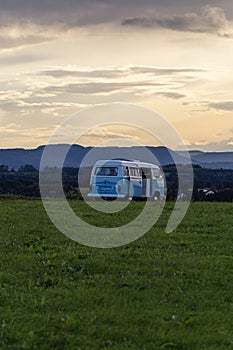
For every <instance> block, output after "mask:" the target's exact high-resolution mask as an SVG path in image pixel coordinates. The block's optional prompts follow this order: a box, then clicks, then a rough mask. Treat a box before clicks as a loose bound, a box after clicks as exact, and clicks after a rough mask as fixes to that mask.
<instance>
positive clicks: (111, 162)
mask: <svg viewBox="0 0 233 350" xmlns="http://www.w3.org/2000/svg"><path fill="white" fill-rule="evenodd" d="M101 165H105V166H111V165H112V166H119V165H125V166H132V165H133V166H138V167H145V168H159V166H158V165H155V164H152V163H146V162H140V161H138V160H135V161H130V160H129V161H127V160H112V159H106V160H98V161H97V162H96V163H95V165H94V166H95V167H96V166H101Z"/></svg>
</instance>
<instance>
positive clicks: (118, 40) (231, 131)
mask: <svg viewBox="0 0 233 350" xmlns="http://www.w3.org/2000/svg"><path fill="white" fill-rule="evenodd" d="M0 10H1V11H0V14H1V29H2V30H1V34H0V44H1V49H0V62H1V65H2V70H1V83H0V84H1V87H0V136H1V137H0V148H1V149H9V148H25V149H33V148H36V147H37V145H40V144H47V142H48V140H49V138H50V136H51V135H52V133H53V132H54V130H55V129H56V128H57V127H59V126H60V125H61V124H62V123H63V122H64V121H65V120H66V119H68V118H69V117H70V116H71V115H74V114H75V113H78V112H80V111H82V110H84V109H86V108H91V107H93V106H96V105H100V104H105V103H108V104H111V103H116V102H122V103H128V104H134V105H137V106H143V107H145V108H147V109H150V110H151V111H153V112H157V113H158V114H160V115H163V116H164V117H165V118H166V119H167V121H168V122H169V123H170V124H171V125H172V126H173V127H174V129H176V130H177V131H178V133H179V134H180V135H181V137H182V140H183V142H184V144H185V145H186V147H187V149H189V150H196V149H200V151H203V152H232V151H233V122H232V113H233V93H232V76H233V74H232V72H233V67H232V62H233V49H232V48H233V3H232V2H231V1H230V0H224V1H222V2H221V3H219V1H217V0H211V1H209V2H208V3H206V1H204V0H198V1H196V2H195V3H194V2H193V1H191V0H187V1H186V2H183V1H182V2H181V1H178V0H175V1H174V0H173V1H172V0H166V1H161V0H155V1H151V0H145V1H144V2H141V3H140V2H138V1H136V2H132V1H130V0H124V2H123V1H121V0H120V1H119V2H117V3H115V2H114V1H112V0H110V1H107V0H97V1H89V2H86V1H84V0H78V1H77V0H69V1H67V2H63V1H56V2H51V1H49V0H45V1H43V2H39V3H35V2H31V3H28V1H27V0H21V1H20V2H16V1H13V2H12V1H11V2H5V1H3V0H0ZM110 119H111V118H110ZM142 119H143V114H142ZM95 122H96V127H95V128H93V130H90V132H89V133H86V134H84V135H83V139H82V144H83V146H85V147H86V146H88V144H90V145H91V146H90V147H93V146H96V145H99V144H100V143H101V142H102V141H103V140H104V141H112V140H114V138H116V136H119V138H121V139H122V140H124V139H125V140H126V139H132V140H133V141H135V140H136V141H137V140H139V141H140V142H141V144H142V145H143V144H147V143H152V146H154V147H156V141H153V140H152V139H151V140H150V139H148V138H147V136H145V135H144V134H143V133H142V132H140V131H137V132H134V131H133V130H132V128H130V127H126V126H125V127H124V128H123V127H119V128H117V127H113V126H111V127H109V128H108V127H98V117H97V118H96V120H95ZM110 122H111V120H110ZM165 146H166V145H165ZM167 146H169V145H167ZM178 146H179V145H178Z"/></svg>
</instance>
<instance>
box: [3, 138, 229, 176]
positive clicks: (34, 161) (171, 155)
mask: <svg viewBox="0 0 233 350" xmlns="http://www.w3.org/2000/svg"><path fill="white" fill-rule="evenodd" d="M47 147H49V148H50V149H51V151H52V158H51V160H50V161H49V164H48V165H49V166H54V165H56V164H57V159H59V158H60V154H61V153H62V151H64V149H67V147H69V145H64V144H57V145H49V146H47ZM44 148H45V146H39V147H37V148H35V149H24V148H15V149H1V150H0V164H4V165H8V167H9V169H12V168H13V169H15V170H18V169H19V168H20V166H22V165H25V164H31V165H33V166H34V167H35V168H37V169H39V167H40V160H41V157H42V153H43V151H44ZM147 149H148V150H149V151H150V152H151V153H152V154H153V155H154V156H155V158H156V159H157V160H158V163H160V164H161V165H162V166H164V165H168V164H174V161H175V162H176V163H178V164H187V162H188V161H187V158H186V157H185V152H184V151H174V150H171V149H168V148H166V147H147ZM91 150H92V148H91V147H83V146H80V145H72V146H71V147H70V149H69V152H68V154H67V156H66V159H65V162H64V166H65V167H75V168H78V167H79V166H80V164H81V162H82V160H83V159H84V158H85V157H86V156H87V154H88V152H89V151H91ZM140 155H141V157H140ZM119 156H121V157H123V158H127V159H139V160H142V161H151V157H150V154H149V152H148V154H146V153H145V147H141V146H136V147H96V148H95V152H90V153H89V155H88V158H86V159H87V160H86V165H87V166H90V165H92V163H93V162H94V161H95V160H98V159H108V158H119ZM190 156H191V159H192V162H193V164H194V165H200V166H201V167H204V168H211V169H220V168H222V169H233V152H201V151H196V150H194V151H190ZM140 158H143V159H140Z"/></svg>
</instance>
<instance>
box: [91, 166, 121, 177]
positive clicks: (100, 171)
mask: <svg viewBox="0 0 233 350" xmlns="http://www.w3.org/2000/svg"><path fill="white" fill-rule="evenodd" d="M95 175H96V176H117V175H118V169H117V168H116V167H109V166H101V167H96V168H95Z"/></svg>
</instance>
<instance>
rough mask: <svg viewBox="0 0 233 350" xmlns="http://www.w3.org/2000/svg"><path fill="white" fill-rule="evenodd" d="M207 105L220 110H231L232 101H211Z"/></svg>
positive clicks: (232, 108) (232, 107)
mask: <svg viewBox="0 0 233 350" xmlns="http://www.w3.org/2000/svg"><path fill="white" fill-rule="evenodd" d="M209 107H210V108H213V109H218V110H222V111H229V112H232V111H233V101H221V102H211V103H209Z"/></svg>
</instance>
